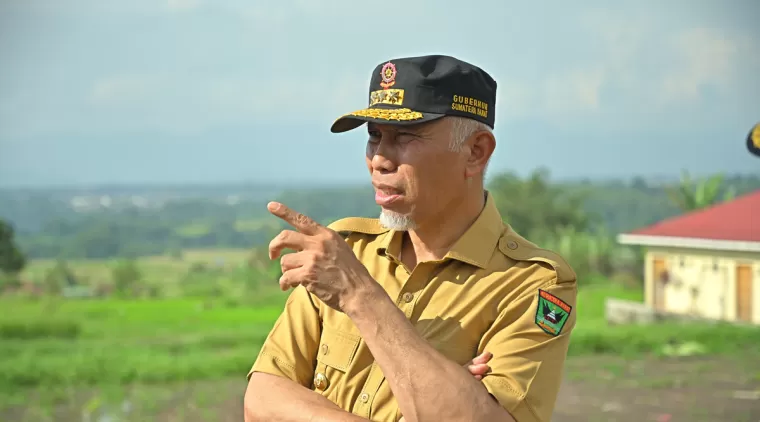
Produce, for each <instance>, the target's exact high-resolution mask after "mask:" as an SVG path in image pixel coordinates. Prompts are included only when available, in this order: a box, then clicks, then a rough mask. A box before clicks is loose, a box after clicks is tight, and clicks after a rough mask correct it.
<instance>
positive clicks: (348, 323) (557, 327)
mask: <svg viewBox="0 0 760 422" xmlns="http://www.w3.org/2000/svg"><path fill="white" fill-rule="evenodd" d="M495 103H496V82H495V81H494V80H493V79H492V78H491V77H490V76H489V75H488V74H487V73H486V72H484V71H483V70H481V69H479V68H478V67H476V66H473V65H471V64H469V63H465V62H463V61H460V60H457V59H455V58H453V57H448V56H425V57H412V58H403V59H397V60H391V61H389V62H386V63H383V64H381V65H378V66H377V67H376V68H375V71H374V72H373V73H372V80H371V82H370V93H369V107H368V108H366V109H363V110H359V111H356V112H353V113H350V114H347V115H345V116H343V117H341V118H339V119H338V120H336V121H335V123H334V124H333V126H332V131H333V132H344V131H348V130H351V129H354V128H357V127H359V126H360V125H362V124H365V123H366V124H367V128H368V136H369V139H368V142H367V153H366V164H367V168H368V170H369V172H370V175H371V177H372V184H373V185H374V187H375V192H376V194H375V200H376V202H377V203H378V204H379V205H380V206H381V208H382V212H381V214H380V218H379V219H368V218H346V219H342V220H339V221H336V222H335V223H333V224H331V225H330V226H329V227H322V226H320V225H318V224H317V223H315V222H314V221H313V220H311V219H310V218H309V217H307V216H304V215H302V214H299V213H297V212H296V211H293V210H290V209H289V208H287V207H286V206H285V205H283V204H278V203H270V204H269V210H270V212H272V213H273V214H274V215H276V216H278V217H280V218H282V219H284V220H285V221H287V222H288V223H290V225H292V226H293V227H294V228H295V230H286V231H283V232H282V233H281V234H280V235H278V236H277V237H276V238H275V239H274V240H273V241H272V242H271V244H270V257H271V258H273V259H274V258H278V257H281V258H280V260H281V266H282V270H283V275H282V278H281V279H280V286H281V287H282V288H283V289H288V288H293V289H294V290H293V292H292V293H291V295H290V296H289V299H288V301H287V305H286V306H285V310H284V311H283V313H282V315H281V316H280V318H279V319H278V320H277V322H276V323H275V325H274V328H273V329H272V332H271V333H270V335H269V337H268V338H267V340H266V342H265V343H264V345H263V347H262V349H261V352H260V354H259V357H258V359H257V360H256V362H255V363H254V365H253V368H252V369H251V371H250V373H249V384H248V389H247V391H246V396H245V411H246V418H247V420H249V421H263V420H267V421H269V420H278V421H366V420H373V421H398V420H401V419H403V420H404V421H408V422H412V421H489V422H493V421H518V422H536V421H541V422H548V421H549V420H550V418H551V414H552V411H553V408H554V403H555V400H556V397H557V393H558V389H559V385H560V381H561V378H562V369H563V364H564V360H565V356H566V353H567V347H568V342H569V336H570V333H571V331H572V329H573V327H574V325H575V312H574V311H573V306H574V305H575V299H576V291H577V288H576V280H575V278H576V277H575V273H574V272H573V271H572V269H571V268H570V267H569V266H568V265H567V263H565V261H563V260H562V258H560V257H559V256H557V255H556V254H554V253H552V252H549V251H546V250H543V249H539V248H538V247H536V246H535V245H534V244H532V243H530V242H528V241H526V240H525V239H523V238H522V237H520V236H519V235H518V234H517V233H515V232H514V231H513V230H512V229H511V228H510V227H509V226H508V225H505V224H504V223H503V222H502V218H501V216H500V215H499V212H498V211H497V209H496V207H495V205H494V200H493V198H492V197H491V195H490V194H489V193H488V192H486V191H485V189H484V186H483V175H484V172H485V169H486V165H487V163H488V161H489V159H490V157H491V155H492V153H493V151H494V148H495V146H496V141H495V138H494V135H493V133H492V129H493V127H494V116H495V113H494V111H495V110H494V106H495ZM285 249H292V250H294V251H295V252H294V253H289V254H286V255H281V252H282V251H283V250H285ZM473 358H475V363H478V364H481V365H482V364H483V363H484V362H487V363H488V366H489V367H490V370H489V371H488V373H485V374H481V375H484V376H482V377H481V376H476V377H474V376H473V374H477V373H478V371H477V370H476V371H470V372H468V371H467V370H466V369H465V368H463V367H462V365H463V364H465V365H466V363H467V362H468V361H470V362H472V360H473Z"/></svg>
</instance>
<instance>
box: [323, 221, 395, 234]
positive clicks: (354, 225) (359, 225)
mask: <svg viewBox="0 0 760 422" xmlns="http://www.w3.org/2000/svg"><path fill="white" fill-rule="evenodd" d="M327 228H329V229H331V230H334V231H336V232H338V233H339V234H340V235H341V236H343V237H348V236H350V235H351V234H353V233H361V234H366V235H379V234H383V233H386V232H387V231H388V229H387V228H385V227H383V225H382V224H380V220H379V219H377V218H367V217H346V218H341V219H340V220H336V221H334V222H332V223H330V224H329V225H328V226H327Z"/></svg>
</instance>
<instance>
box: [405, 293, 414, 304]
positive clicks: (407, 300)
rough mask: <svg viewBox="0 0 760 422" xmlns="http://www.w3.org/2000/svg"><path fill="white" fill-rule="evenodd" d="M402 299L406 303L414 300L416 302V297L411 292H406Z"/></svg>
mask: <svg viewBox="0 0 760 422" xmlns="http://www.w3.org/2000/svg"><path fill="white" fill-rule="evenodd" d="M402 299H403V300H404V302H406V303H409V302H411V301H412V300H414V295H413V294H411V293H409V292H406V293H404V296H402Z"/></svg>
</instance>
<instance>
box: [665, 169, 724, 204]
mask: <svg viewBox="0 0 760 422" xmlns="http://www.w3.org/2000/svg"><path fill="white" fill-rule="evenodd" d="M721 192H723V195H722V197H721V196H720V193H721ZM668 195H669V196H670V199H671V200H672V201H673V203H674V204H675V205H676V206H678V208H680V209H681V210H682V211H684V212H688V211H694V210H699V209H702V208H707V207H709V206H712V205H715V204H718V203H720V202H725V201H729V200H731V199H733V198H734V196H735V195H736V192H735V190H734V188H733V187H729V188H728V189H724V186H723V175H722V174H716V175H713V176H710V177H708V178H706V179H703V180H692V179H691V177H690V176H689V173H688V172H687V171H686V170H684V171H683V172H682V174H681V182H680V184H678V185H676V186H675V187H672V188H670V189H668Z"/></svg>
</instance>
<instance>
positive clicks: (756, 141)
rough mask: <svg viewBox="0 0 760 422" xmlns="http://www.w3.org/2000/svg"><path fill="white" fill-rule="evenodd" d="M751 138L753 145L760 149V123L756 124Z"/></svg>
mask: <svg viewBox="0 0 760 422" xmlns="http://www.w3.org/2000/svg"><path fill="white" fill-rule="evenodd" d="M750 137H751V138H752V145H754V146H755V148H757V149H760V123H758V124H756V125H755V127H754V128H752V133H751V134H750Z"/></svg>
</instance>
